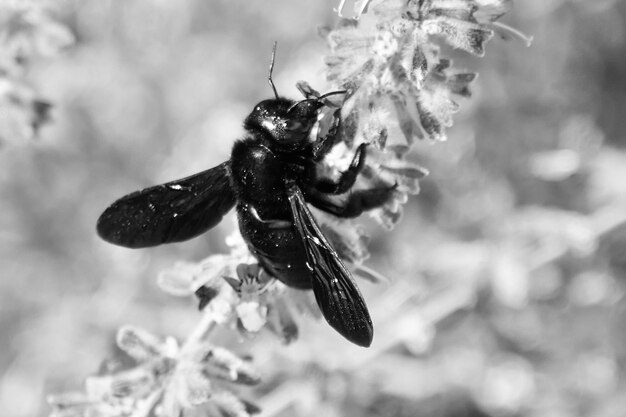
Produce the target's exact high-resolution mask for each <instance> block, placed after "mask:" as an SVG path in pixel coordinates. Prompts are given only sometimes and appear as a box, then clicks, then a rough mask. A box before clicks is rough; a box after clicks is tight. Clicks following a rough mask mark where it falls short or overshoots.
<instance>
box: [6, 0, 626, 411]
mask: <svg viewBox="0 0 626 417" xmlns="http://www.w3.org/2000/svg"><path fill="white" fill-rule="evenodd" d="M15 4H16V3H15V2H8V1H7V2H3V4H2V6H3V7H14V6H15ZM42 4H44V12H45V14H44V15H43V16H44V17H34V18H30V17H29V18H28V19H23V20H18V22H24V21H25V22H33V21H32V20H29V19H35V20H34V22H35V23H32V24H31V25H30V26H28V25H26V27H27V28H33V30H31V31H27V33H29V34H30V35H29V36H30V38H28V39H27V40H26V41H23V40H19V39H18V41H15V39H14V38H11V37H7V34H6V28H7V27H12V26H11V25H10V24H9V23H11V22H3V23H2V28H3V30H4V32H3V33H4V35H3V36H2V37H0V38H1V39H2V40H3V41H4V42H18V43H17V44H15V43H11V45H13V46H15V45H17V46H15V47H20V45H22V44H29V42H30V43H31V44H34V45H40V46H41V45H43V47H40V48H39V49H32V50H27V51H26V52H27V53H26V52H25V56H26V57H27V58H28V59H25V60H20V61H19V62H17V64H16V63H14V62H8V63H6V62H4V64H3V68H4V67H6V68H9V69H10V70H8V69H4V70H3V71H4V72H3V77H5V78H6V79H9V80H10V81H11V84H10V85H11V86H16V85H17V86H22V87H24V88H25V89H27V90H28V93H26V92H25V91H26V90H24V89H21V90H19V89H18V91H19V92H20V93H19V94H17V93H16V94H17V96H18V97H21V99H20V100H15V99H11V98H10V97H11V95H10V94H9V95H6V94H7V93H6V89H5V92H4V93H3V92H2V91H0V93H2V94H5V95H4V96H2V97H3V98H2V100H7V102H8V103H11V105H15V103H18V104H19V105H20V106H22V107H23V109H22V110H23V111H20V112H18V114H19V115H21V116H20V117H23V115H24V114H27V115H30V116H29V117H30V118H28V117H27V118H26V119H25V120H26V122H24V120H22V121H21V122H20V123H19V124H17V126H22V127H23V126H31V127H32V126H33V121H32V120H36V121H39V119H38V118H37V116H40V113H37V111H35V110H37V107H36V106H34V104H32V103H33V102H34V101H37V100H41V101H43V102H46V103H47V102H50V103H53V104H54V107H53V109H52V111H51V113H50V117H51V118H52V123H48V124H44V125H41V126H40V125H37V128H38V129H31V130H28V129H27V130H23V129H22V130H19V132H20V135H16V134H13V135H8V136H7V135H4V134H3V135H0V136H2V138H3V139H2V140H1V142H0V145H1V146H2V147H1V148H0V167H1V168H0V196H1V199H0V213H2V216H0V276H1V277H2V279H1V280H0V313H1V314H0V332H1V335H2V337H1V338H0V370H1V376H0V414H1V415H10V416H15V417H21V416H32V415H36V416H43V415H47V414H48V413H49V407H48V406H47V405H46V404H45V397H46V395H47V394H48V393H53V392H61V391H68V390H74V389H76V388H77V387H80V386H81V384H82V381H83V379H84V377H85V376H86V375H89V374H94V373H96V372H97V371H98V367H99V366H100V363H101V360H102V359H103V358H105V357H109V358H114V359H116V360H117V361H121V362H124V361H128V359H127V357H126V356H125V355H123V354H122V353H121V352H120V351H118V350H117V348H116V347H115V345H114V340H115V333H116V330H117V329H118V328H119V327H120V326H121V325H124V324H127V323H130V324H133V325H137V326H141V327H143V328H146V329H149V330H150V331H151V332H153V333H155V334H163V335H173V336H175V337H178V338H181V339H182V338H184V337H185V335H187V334H188V333H189V332H190V331H191V329H192V328H193V327H194V325H195V323H196V321H197V320H198V315H197V314H196V313H195V300H193V299H192V298H187V299H180V298H174V297H171V296H169V295H166V294H164V293H163V292H161V291H160V290H159V289H158V288H157V286H156V284H155V278H156V276H157V275H158V273H159V271H162V270H164V269H166V268H168V267H170V266H171V265H172V264H174V263H175V262H176V261H179V260H190V261H191V260H198V259H201V258H204V257H206V255H207V254H209V253H215V252H225V251H227V249H228V248H227V247H226V245H225V243H224V236H225V235H227V234H228V233H229V232H230V231H231V230H232V228H233V222H232V221H231V220H226V221H224V222H222V224H221V225H220V226H219V227H218V228H217V229H216V230H214V231H213V232H211V233H209V234H207V235H205V236H202V237H200V238H198V239H195V240H193V241H191V242H187V243H183V244H179V245H173V246H168V247H161V248H156V249H153V250H148V251H130V250H125V249H121V248H116V247H113V246H111V245H108V244H106V243H104V242H102V241H100V240H99V239H98V238H97V236H96V235H95V232H94V224H95V220H96V218H97V216H98V215H99V214H100V212H101V211H102V209H103V208H104V207H105V206H106V205H107V204H108V203H110V202H111V201H112V200H113V199H114V198H116V197H118V196H120V195H121V194H124V193H126V192H129V191H132V190H134V189H138V188H141V187H143V186H145V185H149V184H153V183H158V182H164V181H166V180H169V179H172V178H178V177H182V176H185V175H187V174H191V173H194V172H197V171H200V170H202V169H205V168H206V167H209V166H213V165H216V164H217V163H220V162H222V161H223V160H225V159H226V158H227V157H228V154H229V150H230V147H231V145H232V143H233V140H234V139H236V138H237V137H239V136H241V134H242V131H243V130H242V127H241V121H242V120H243V118H244V117H245V115H246V114H247V113H248V112H249V111H250V109H251V107H252V105H253V104H254V103H256V102H257V101H258V100H260V99H263V98H266V97H269V96H270V93H271V92H270V90H269V88H268V86H267V83H266V80H265V76H266V71H267V61H268V57H269V51H270V48H271V44H272V42H273V41H274V40H278V42H279V52H278V58H277V64H276V69H275V82H276V84H277V87H278V89H279V92H281V94H285V95H288V96H292V97H298V92H297V91H296V89H295V83H296V81H298V80H301V79H304V80H307V81H309V83H311V85H313V86H314V87H316V88H318V89H321V90H322V91H323V90H324V88H322V86H324V81H323V80H324V73H323V62H322V57H323V55H324V54H325V53H326V49H325V48H326V46H325V43H324V41H323V40H321V39H320V38H319V37H318V36H317V34H316V26H317V25H319V24H333V22H334V21H335V19H336V15H335V14H334V13H333V12H332V7H331V5H330V4H328V3H326V2H295V1H287V0H275V1H272V2H268V1H265V2H250V1H247V2H244V1H239V0H235V1H233V0H231V1H228V2H226V1H214V2H202V1H199V0H182V1H177V2H169V1H163V0H142V1H134V0H133V1H125V2H103V1H99V0H88V1H81V2H73V1H69V0H68V1H61V2H43V3H42ZM36 19H40V20H36ZM41 19H43V20H41ZM504 21H505V22H506V23H507V24H509V25H511V26H515V27H517V28H520V29H522V30H523V31H524V32H526V33H530V34H533V36H534V39H535V41H534V43H533V46H532V47H531V48H525V47H524V45H523V44H522V43H519V42H515V41H513V42H503V41H502V40H500V39H497V38H496V39H494V40H492V41H491V42H490V44H489V45H488V48H487V54H486V56H485V57H484V58H482V59H478V58H475V57H471V56H468V55H466V54H464V53H459V52H455V51H447V52H449V53H450V54H452V56H453V57H454V59H455V64H456V66H457V67H460V68H467V69H469V70H470V71H477V72H479V73H480V77H479V79H478V80H477V81H476V82H475V83H474V86H473V89H474V96H473V97H472V98H471V99H469V100H463V102H462V106H461V111H460V112H459V113H457V114H456V115H455V125H454V126H453V127H452V128H451V129H449V130H448V141H447V142H443V143H437V144H435V145H432V144H430V143H427V142H418V143H417V144H416V146H415V148H414V149H413V151H412V153H411V155H410V158H412V159H413V160H415V161H417V162H419V163H420V165H422V166H425V167H427V168H428V169H429V170H430V172H431V174H430V176H428V177H427V178H426V179H425V180H423V181H422V182H421V184H422V192H421V194H420V195H418V196H417V197H412V198H411V199H410V201H409V202H408V204H407V205H406V206H405V208H404V218H403V220H402V222H401V223H400V226H399V227H397V228H396V229H394V230H393V231H392V232H383V231H382V229H380V228H377V227H374V226H372V227H371V228H370V229H369V231H370V234H371V235H372V241H371V243H370V250H371V252H372V257H371V258H370V260H369V261H368V263H367V265H368V266H370V267H372V268H374V269H376V270H378V271H380V272H382V273H384V274H385V275H386V276H388V277H390V278H391V283H390V284H387V285H383V286H373V285H370V284H367V283H364V282H361V283H360V286H361V288H362V290H363V292H364V296H365V298H366V299H367V301H368V304H369V305H370V308H371V311H372V317H373V320H374V324H375V327H376V336H375V341H374V345H373V346H372V348H371V349H370V350H362V349H360V348H357V347H354V346H351V345H349V344H348V343H346V342H344V341H343V340H342V339H341V338H340V337H339V336H337V335H336V334H334V332H333V331H332V330H331V329H330V328H329V327H328V326H327V325H326V324H325V323H323V322H315V321H313V320H311V319H309V318H307V317H303V318H301V319H300V321H301V335H300V339H299V341H297V342H295V343H293V344H291V345H289V346H283V345H281V344H280V343H279V342H278V341H277V340H276V339H275V338H272V337H270V336H269V335H268V334H264V333H263V334H260V335H259V336H258V337H256V338H255V339H253V340H244V341H242V340H240V339H239V336H237V335H235V334H234V333H231V332H224V333H223V334H218V335H216V338H218V339H219V340H220V344H222V345H226V346H229V347H230V348H231V349H232V350H234V351H236V352H238V353H240V354H242V355H247V354H251V355H253V357H254V364H255V365H256V366H257V368H258V369H259V372H260V374H261V376H262V380H263V382H262V384H260V385H259V386H258V387H256V388H253V389H248V388H245V389H242V390H241V393H242V395H243V396H244V397H246V398H249V399H251V400H254V401H255V402H256V403H257V404H259V405H260V406H261V408H263V410H264V413H265V414H264V415H268V416H269V415H277V416H286V415H298V416H309V415H329V416H334V415H337V416H339V415H374V416H377V415H380V416H389V415H394V416H435V415H437V416H442V415H443V416H468V415H469V416H483V415H493V416H545V415H550V416H571V415H577V416H594V417H604V416H620V415H622V414H623V410H624V409H626V394H624V393H625V392H626V390H625V389H624V388H625V385H626V384H625V382H624V381H625V379H624V370H623V369H624V358H625V357H626V356H625V353H626V339H624V334H625V332H624V322H625V321H624V315H625V314H626V308H625V307H624V305H625V304H624V295H623V292H624V291H623V277H624V273H626V226H624V220H626V219H625V217H624V216H625V214H624V213H626V210H625V209H626V207H625V206H626V201H625V197H624V196H626V186H625V185H624V181H623V180H622V178H623V177H622V175H624V174H625V173H623V171H624V167H626V153H625V152H624V144H625V140H624V134H623V132H624V127H625V126H623V125H624V123H626V122H625V121H624V118H623V117H622V109H623V108H624V105H625V104H626V103H625V102H626V96H625V95H624V92H625V91H626V88H625V86H624V80H626V74H625V73H626V65H625V64H624V58H623V51H624V48H625V47H626V45H625V42H626V41H625V38H626V37H625V36H624V33H625V31H626V4H624V3H623V2H619V1H611V0H602V1H594V2H586V1H575V0H569V1H568V0H550V1H547V0H525V1H519V2H517V3H516V4H515V8H514V10H513V11H512V12H511V13H509V14H508V15H507V16H506V18H505V19H504ZM55 22H60V26H61V27H60V28H59V27H57V26H56V23H55ZM63 27H66V28H68V29H69V31H68V32H65V31H64V30H63ZM22 29H23V28H22ZM18 33H23V31H21V32H18ZM33 40H34V41H33ZM20 42H23V43H20ZM42 48H43V49H42ZM4 50H5V51H6V50H7V48H6V47H5V48H4ZM21 50H22V49H20V51H21ZM15 65H18V66H17V67H15ZM0 87H1V86H0ZM2 94H0V95H2ZM14 95H15V94H14ZM6 97H9V99H6ZM3 102H4V101H3ZM24 103H25V104H24ZM6 109H7V107H3V114H1V115H0V116H1V117H0V119H2V120H0V128H1V129H4V126H14V125H13V124H11V123H9V124H6V123H4V120H6V119H5V118H6V117H7V116H6V115H7V114H11V113H9V112H7V110H6ZM39 109H41V107H39ZM24 111H34V113H24ZM33 115H34V116H33ZM33 117H34V119H32V118H33ZM9 120H13V119H9ZM37 130H39V132H38V133H37V132H36V131H37ZM2 132H4V130H2ZM5 137H6V138H11V139H15V138H20V140H18V141H17V142H18V143H14V142H15V140H12V141H9V140H7V139H6V138H5ZM296 390H298V392H299V393H301V394H299V395H297V396H294V395H293V393H294V392H296Z"/></svg>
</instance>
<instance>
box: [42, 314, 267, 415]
mask: <svg viewBox="0 0 626 417" xmlns="http://www.w3.org/2000/svg"><path fill="white" fill-rule="evenodd" d="M205 330H207V329H205ZM117 345H118V346H119V348H120V349H122V350H123V351H125V352H126V353H127V354H128V355H129V356H131V357H132V358H133V359H134V360H135V361H136V362H137V363H138V365H137V366H136V367H134V368H130V369H126V370H122V371H118V372H114V373H110V374H104V375H98V376H93V377H89V378H87V381H86V393H85V394H67V395H61V396H52V397H50V398H49V402H50V404H51V405H52V406H53V409H54V412H53V416H55V417H70V416H85V415H87V416H102V417H113V416H115V417H117V416H135V417H139V416H147V415H149V414H150V413H151V411H152V410H155V415H157V416H163V417H169V416H179V415H182V412H183V410H185V409H189V408H192V407H198V406H202V405H205V404H207V405H212V406H213V407H215V408H217V409H222V408H223V407H224V406H225V405H224V398H228V400H229V402H230V407H231V408H235V407H239V408H240V409H241V413H240V414H237V415H240V416H248V415H250V413H247V411H246V410H252V409H253V407H249V406H248V405H247V404H248V403H247V402H244V401H243V400H240V399H239V398H238V397H237V396H235V395H234V394H232V393H229V392H228V391H227V390H226V388H225V386H224V382H229V383H236V384H244V385H252V384H256V383H258V382H259V381H260V377H259V375H258V374H257V372H256V371H255V370H254V369H253V368H252V367H251V366H250V365H249V364H248V363H247V362H246V361H244V360H243V359H241V358H239V357H238V356H236V355H235V354H233V353H231V352H230V351H228V350H226V349H224V348H220V347H215V346H212V345H210V344H208V343H207V342H205V341H204V340H203V338H198V339H195V338H190V339H188V341H187V342H186V343H185V345H184V346H182V347H179V345H178V343H177V342H176V340H175V339H173V338H166V339H165V340H162V339H160V338H158V337H156V336H154V335H152V334H150V333H148V332H147V331H145V330H142V329H138V328H135V327H131V326H126V327H123V328H121V329H120V330H119V332H118V334H117ZM213 396H215V397H216V398H213ZM211 403H213V404H211ZM205 415H216V416H221V415H222V414H219V413H213V414H211V413H210V412H209V413H207V414H205Z"/></svg>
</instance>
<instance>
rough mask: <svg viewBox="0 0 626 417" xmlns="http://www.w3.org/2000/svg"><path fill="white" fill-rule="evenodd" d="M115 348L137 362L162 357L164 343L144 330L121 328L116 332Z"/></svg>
mask: <svg viewBox="0 0 626 417" xmlns="http://www.w3.org/2000/svg"><path fill="white" fill-rule="evenodd" d="M116 342H117V346H118V347H119V348H120V349H122V350H123V351H124V352H126V353H127V354H128V355H129V356H130V357H132V358H133V359H135V360H137V361H138V362H144V361H147V360H150V359H158V358H160V357H162V356H164V353H165V351H166V345H165V343H164V341H163V340H162V339H160V338H158V337H156V336H154V335H153V334H152V333H149V332H148V331H146V330H143V329H140V328H138V327H134V326H128V325H126V326H123V327H121V328H120V329H119V330H118V332H117V338H116Z"/></svg>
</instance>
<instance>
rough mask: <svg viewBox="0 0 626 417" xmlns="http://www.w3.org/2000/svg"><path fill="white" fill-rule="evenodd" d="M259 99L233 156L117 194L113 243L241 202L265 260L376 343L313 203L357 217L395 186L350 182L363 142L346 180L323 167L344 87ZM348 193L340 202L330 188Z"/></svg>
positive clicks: (245, 226)
mask: <svg viewBox="0 0 626 417" xmlns="http://www.w3.org/2000/svg"><path fill="white" fill-rule="evenodd" d="M275 54H276V44H274V49H273V51H272V60H271V64H270V69H269V77H268V81H269V83H270V86H271V87H272V90H273V92H274V98H272V99H268V100H264V101H261V102H260V103H258V104H257V105H256V106H255V107H254V109H253V110H252V112H251V113H250V114H249V115H248V117H246V119H245V121H244V127H245V129H246V132H247V134H246V136H245V137H244V138H243V139H241V140H238V141H237V142H235V144H234V146H233V149H232V153H231V158H230V160H228V161H226V162H224V163H222V164H220V165H218V166H216V167H214V168H211V169H208V170H206V171H203V172H200V173H198V174H195V175H192V176H190V177H187V178H183V179H180V180H176V181H172V182H168V183H166V184H162V185H157V186H154V187H150V188H146V189H144V190H141V191H137V192H134V193H132V194H129V195H126V196H124V197H122V198H120V199H119V200H117V201H116V202H114V203H113V204H112V205H111V206H110V207H109V208H107V209H106V210H105V211H104V213H102V215H101V216H100V218H99V220H98V225H97V230H98V233H99V235H100V236H101V237H102V238H103V239H105V240H106V241H108V242H111V243H114V244H116V245H121V246H125V247H129V248H144V247H150V246H156V245H160V244H163V243H172V242H180V241H184V240H188V239H191V238H193V237H196V236H198V235H200V234H202V233H204V232H206V231H207V230H209V229H211V228H212V227H213V226H215V225H216V224H217V223H219V222H220V221H221V220H222V218H223V216H224V215H225V214H226V213H227V212H228V211H230V210H231V209H232V208H233V207H234V206H236V210H237V216H238V220H239V229H240V231H241V235H242V236H243V238H244V240H245V241H246V243H247V245H248V248H249V249H250V251H251V253H252V254H253V255H254V256H255V257H256V259H257V260H258V262H259V264H260V265H261V266H262V267H263V268H264V269H265V270H266V272H268V273H269V274H270V275H272V276H273V277H275V278H277V279H279V280H280V281H282V282H283V283H285V284H286V285H288V286H290V287H295V288H299V289H311V288H312V289H313V291H314V293H315V298H316V300H317V303H318V305H319V307H320V309H321V311H322V314H323V315H324V317H325V318H326V320H327V321H328V323H329V324H330V325H331V326H332V327H333V328H335V329H336V330H337V331H338V332H339V333H340V334H342V335H343V336H344V337H345V338H347V339H348V340H350V341H351V342H353V343H355V344H357V345H360V346H369V345H370V344H371V342H372V337H373V327H372V321H371V319H370V315H369V312H368V310H367V306H366V305H365V301H364V300H363V297H362V295H361V293H360V291H359V289H358V288H357V286H356V283H355V282H354V279H353V278H352V276H351V274H350V273H349V272H348V269H347V268H346V266H345V265H344V264H343V262H342V261H341V260H340V259H339V256H338V255H337V253H336V252H335V250H334V249H333V248H332V246H331V245H330V243H329V242H328V240H327V239H326V237H325V236H324V235H323V234H322V232H321V231H320V228H319V226H318V225H317V223H316V221H315V218H314V217H313V215H312V213H311V211H310V210H309V208H308V206H307V203H310V204H312V205H313V206H315V207H317V208H318V209H320V210H323V211H325V212H328V213H331V214H333V215H335V216H338V217H344V218H349V217H356V216H358V215H360V214H361V213H362V212H363V211H365V210H370V209H373V208H376V207H380V206H381V205H383V204H384V203H385V202H387V201H388V200H389V199H390V198H391V196H392V194H393V192H394V190H395V187H396V186H395V185H385V186H380V187H376V188H371V189H366V190H352V187H353V185H354V183H355V181H356V178H357V175H358V174H359V172H360V171H361V169H362V168H363V166H364V163H365V156H366V145H365V144H362V145H360V146H359V147H358V148H357V149H356V151H355V154H354V157H353V159H352V162H351V164H350V166H349V168H348V169H347V170H346V171H344V172H342V173H341V175H340V176H339V178H338V180H331V179H328V178H323V177H322V176H321V175H319V174H318V173H317V169H316V168H317V166H318V164H319V163H320V162H321V161H322V160H323V158H324V156H325V155H326V154H328V152H329V151H330V149H331V148H332V147H333V146H334V145H335V143H336V142H337V138H336V136H337V132H338V130H339V129H338V126H339V124H340V116H339V110H336V111H335V112H334V121H335V122H336V123H335V126H333V128H331V129H328V131H327V132H326V133H325V134H320V132H319V131H317V130H316V129H314V125H315V124H316V122H317V121H318V118H319V116H320V115H321V114H322V110H323V109H324V108H325V107H326V108H330V107H332V103H330V101H329V100H328V99H327V98H328V97H329V96H332V95H341V94H346V92H345V91H333V92H330V93H327V94H325V95H316V94H313V93H309V94H307V95H306V99H304V100H301V101H294V100H290V99H287V98H283V97H279V95H278V93H277V91H276V87H275V86H274V82H273V80H272V70H273V67H274V57H275ZM345 193H348V194H347V198H346V199H345V201H342V202H338V201H335V199H333V198H332V195H337V194H345Z"/></svg>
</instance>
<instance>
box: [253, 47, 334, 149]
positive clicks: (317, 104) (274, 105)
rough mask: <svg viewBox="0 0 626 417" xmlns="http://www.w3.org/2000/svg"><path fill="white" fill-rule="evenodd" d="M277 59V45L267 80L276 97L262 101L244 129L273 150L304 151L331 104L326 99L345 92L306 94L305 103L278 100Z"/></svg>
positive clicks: (303, 101)
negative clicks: (314, 129) (273, 72)
mask: <svg viewBox="0 0 626 417" xmlns="http://www.w3.org/2000/svg"><path fill="white" fill-rule="evenodd" d="M275 56H276V42H274V47H273V48H272V60H271V63H270V70H269V75H268V79H267V80H268V82H269V84H270V86H271V87H272V91H273V92H274V97H275V98H273V99H269V100H263V101H261V102H260V103H259V104H257V105H256V106H254V109H253V110H252V113H250V114H249V115H248V117H246V120H245V121H244V127H245V128H246V129H247V130H248V131H249V132H250V133H253V134H257V135H259V136H260V137H261V139H262V140H263V142H264V143H265V145H267V146H268V147H269V148H270V149H272V150H274V151H279V152H299V151H303V150H305V149H307V147H308V146H307V145H308V144H309V143H310V140H309V136H310V133H311V129H312V128H313V126H314V125H315V122H316V121H317V120H318V116H320V111H319V110H320V109H321V108H322V107H324V106H325V105H329V103H330V102H329V101H328V99H327V97H328V96H331V95H336V94H345V93H346V92H345V91H333V92H331V93H327V94H325V95H323V96H320V95H319V93H317V92H314V93H305V97H306V99H304V100H302V101H294V100H289V99H286V98H282V97H279V96H278V92H277V91H276V86H275V85H274V81H273V80H272V71H273V69H274V58H275ZM333 107H335V106H334V105H333Z"/></svg>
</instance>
